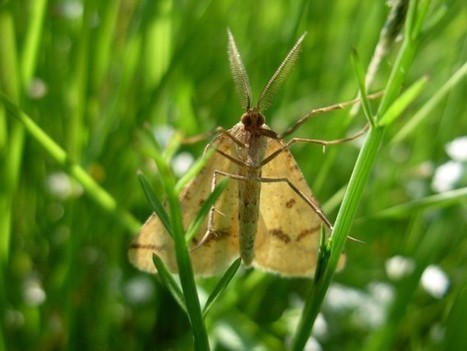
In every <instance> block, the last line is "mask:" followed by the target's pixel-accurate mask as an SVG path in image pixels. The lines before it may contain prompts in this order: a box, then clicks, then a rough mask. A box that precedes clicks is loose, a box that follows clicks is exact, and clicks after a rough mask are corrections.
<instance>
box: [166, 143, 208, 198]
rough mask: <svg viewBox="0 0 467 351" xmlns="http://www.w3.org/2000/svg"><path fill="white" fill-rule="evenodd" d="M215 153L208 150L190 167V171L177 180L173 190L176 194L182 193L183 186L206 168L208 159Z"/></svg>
mask: <svg viewBox="0 0 467 351" xmlns="http://www.w3.org/2000/svg"><path fill="white" fill-rule="evenodd" d="M215 152H216V149H215V148H212V147H211V148H208V149H207V150H206V152H205V153H204V154H203V156H202V157H200V158H198V159H197V160H196V161H195V162H194V163H193V164H192V165H191V167H190V169H189V170H188V171H187V172H186V173H185V174H184V175H183V176H182V177H181V178H180V179H179V180H178V182H177V185H176V186H175V190H176V192H177V194H179V193H180V191H182V189H183V188H184V187H185V185H187V184H188V182H189V181H190V180H191V179H193V178H194V177H195V176H196V175H197V174H198V173H199V172H201V170H202V169H203V168H204V166H206V164H207V163H208V161H209V159H210V158H211V157H212V155H214V153H215Z"/></svg>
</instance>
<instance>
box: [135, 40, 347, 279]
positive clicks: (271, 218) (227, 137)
mask: <svg viewBox="0 0 467 351" xmlns="http://www.w3.org/2000/svg"><path fill="white" fill-rule="evenodd" d="M304 37H305V34H303V35H302V36H301V37H300V38H299V39H298V41H297V42H296V43H295V45H294V46H293V48H292V49H291V50H290V52H289V53H288V55H287V56H286V58H285V59H284V61H283V62H282V63H281V65H280V66H279V68H278V69H277V71H276V72H275V73H274V75H273V76H272V77H271V79H270V80H269V82H268V83H267V84H266V86H265V88H264V89H263V91H262V93H261V94H260V96H259V99H258V103H257V104H256V106H255V107H252V106H251V88H250V84H249V80H248V75H247V73H246V70H245V68H244V65H243V63H242V61H241V58H240V54H239V52H238V49H237V46H236V44H235V41H234V38H233V36H232V34H231V33H230V31H229V32H228V38H229V40H228V53H229V59H230V66H231V70H232V74H233V78H234V82H235V87H236V90H237V92H238V93H239V94H240V96H242V97H243V107H244V109H245V111H246V112H245V113H244V114H243V115H242V116H241V119H240V122H239V123H237V124H236V125H234V126H233V127H232V128H231V129H229V130H224V131H222V132H220V133H219V135H218V136H217V137H216V138H215V139H214V140H213V141H212V142H211V143H210V144H209V145H208V148H214V149H215V150H216V152H215V153H214V154H213V155H212V156H211V158H210V159H209V160H208V161H207V164H206V166H205V167H204V168H203V169H202V171H201V172H200V173H199V174H198V175H197V176H196V177H195V178H194V179H193V180H192V181H191V182H190V183H189V184H188V185H187V186H186V187H185V189H184V190H183V191H182V193H181V194H180V203H181V208H182V211H183V212H182V213H183V221H184V225H185V228H187V227H188V226H189V225H190V223H191V222H192V221H193V219H194V218H195V216H196V214H197V211H198V208H199V205H200V204H201V203H203V201H204V200H205V199H206V198H207V197H208V196H209V194H210V192H211V191H212V189H213V187H214V186H215V185H216V184H217V182H218V181H219V179H220V178H222V177H228V178H230V180H229V182H228V185H227V187H226V189H225V190H224V192H223V193H222V195H221V196H220V197H219V199H218V200H217V201H216V203H215V205H214V206H213V207H212V208H211V210H210V213H209V216H208V218H206V220H205V222H204V224H203V225H202V227H201V230H200V231H199V233H198V234H197V235H196V236H195V237H194V238H193V240H192V241H191V242H190V243H189V248H190V257H191V261H192V266H193V270H194V273H195V274H197V275H203V276H208V275H214V274H219V273H222V272H224V271H225V270H226V269H227V268H228V267H229V265H230V264H231V263H232V262H233V261H234V260H235V259H236V258H238V257H239V256H240V257H241V258H242V261H243V263H244V264H245V265H246V266H250V265H253V266H254V267H258V268H261V269H264V270H266V271H270V272H275V273H278V274H281V275H284V276H296V277H312V276H313V273H314V271H315V268H316V264H317V260H318V251H319V243H320V231H321V228H322V227H323V226H324V227H327V228H331V223H330V222H329V221H328V220H327V219H326V217H325V215H324V214H323V212H322V211H321V209H320V207H319V205H318V203H317V201H316V200H315V199H314V197H313V194H312V192H311V190H310V188H309V187H308V185H307V183H306V180H305V178H304V176H303V174H302V172H301V171H300V168H299V167H298V165H297V163H296V161H295V160H294V158H293V156H292V154H291V153H290V151H289V149H288V146H289V145H290V144H291V142H289V143H285V142H284V141H283V140H282V139H281V138H280V137H279V135H278V134H276V133H275V132H274V131H272V130H271V129H270V128H269V127H268V126H267V125H266V124H265V118H264V116H263V115H262V114H261V111H264V110H265V109H267V108H268V107H269V105H270V103H271V100H272V97H273V96H274V95H275V94H276V92H277V91H278V90H279V88H280V87H281V86H282V85H283V83H284V82H285V79H286V77H287V75H288V73H289V72H290V70H291V68H292V66H293V64H294V63H295V61H296V59H297V57H298V54H299V51H300V48H301V44H302V42H303V39H304ZM336 106H337V105H336ZM340 107H341V106H338V107H331V109H334V108H340ZM317 112H322V111H321V110H317ZM302 122H303V121H299V122H298V123H299V124H300V123H302ZM297 125H298V124H297ZM292 130H295V128H292ZM348 139H349V138H347V139H345V140H348ZM342 140H344V139H342ZM292 141H305V142H316V141H315V140H297V139H296V140H294V139H292ZM324 143H325V142H324ZM330 143H332V142H330ZM153 254H156V255H158V256H159V257H160V258H161V259H162V260H163V261H164V263H165V264H166V265H167V266H168V268H169V270H170V271H171V272H173V273H176V272H177V263H176V258H175V249H174V243H173V239H172V237H171V236H170V235H169V234H168V233H167V231H166V230H165V228H164V225H163V224H162V222H161V221H160V219H159V218H158V216H157V215H156V214H155V213H153V214H152V215H151V217H149V219H148V220H147V221H146V223H145V224H144V226H143V227H142V229H141V231H140V233H139V234H138V236H137V237H136V238H135V240H134V241H133V243H132V244H131V246H130V250H129V258H130V261H131V263H133V264H134V265H135V266H136V267H138V268H139V269H141V270H144V271H147V272H152V273H155V272H156V268H155V267H154V263H153V259H152V256H153Z"/></svg>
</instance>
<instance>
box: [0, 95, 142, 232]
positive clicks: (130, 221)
mask: <svg viewBox="0 0 467 351" xmlns="http://www.w3.org/2000/svg"><path fill="white" fill-rule="evenodd" d="M0 101H1V102H2V103H3V104H4V106H5V107H6V111H7V114H8V116H9V117H10V118H14V119H17V120H19V121H20V122H21V123H22V124H23V125H24V127H25V129H26V130H27V132H28V133H29V134H30V135H31V136H32V137H33V138H34V139H36V141H37V142H38V143H39V144H40V145H41V146H42V147H43V148H44V149H45V150H46V151H47V153H48V154H49V155H50V156H51V157H52V158H53V159H54V160H55V161H56V162H57V163H58V164H59V165H60V166H62V167H63V168H64V169H66V170H67V171H68V172H69V173H70V174H71V176H73V178H74V179H76V181H78V183H80V184H81V185H82V186H83V188H84V190H85V191H86V193H87V194H88V196H89V197H90V198H91V199H93V200H94V201H95V202H96V203H97V204H98V205H99V206H100V207H101V208H102V209H104V210H105V211H107V212H109V213H111V214H113V215H115V217H116V218H117V219H118V220H119V221H120V222H121V223H122V224H123V225H124V226H125V227H126V228H127V229H128V230H129V231H131V232H133V233H135V232H137V231H138V230H139V228H140V226H141V224H140V222H139V221H138V220H137V219H135V218H134V217H133V215H132V214H131V213H129V212H128V211H126V210H124V209H122V208H120V207H119V206H118V205H117V203H116V201H115V199H114V198H113V197H112V196H111V195H110V194H109V193H108V192H107V191H105V190H104V189H103V188H102V187H101V186H100V185H99V184H98V183H97V182H96V181H95V180H94V179H93V178H92V177H91V176H90V175H89V174H88V173H87V172H86V171H85V170H84V169H83V168H82V167H81V166H80V165H78V164H77V163H75V162H73V161H72V160H70V159H69V157H68V154H67V153H66V152H65V150H63V149H62V148H61V147H60V146H59V145H58V144H57V143H56V142H55V141H54V140H52V138H50V137H49V136H48V135H47V133H45V132H44V131H43V130H42V129H41V128H40V127H39V126H38V125H37V124H36V123H35V122H34V121H33V120H32V119H31V118H30V117H29V116H28V115H27V114H25V113H24V112H23V111H21V110H20V109H19V108H18V106H16V105H15V104H14V103H12V102H11V101H10V100H9V99H8V97H6V96H5V95H4V94H3V93H0Z"/></svg>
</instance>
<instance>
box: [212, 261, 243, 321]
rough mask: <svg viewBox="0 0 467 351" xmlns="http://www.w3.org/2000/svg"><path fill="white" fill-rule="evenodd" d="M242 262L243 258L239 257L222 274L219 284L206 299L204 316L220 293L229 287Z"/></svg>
mask: <svg viewBox="0 0 467 351" xmlns="http://www.w3.org/2000/svg"><path fill="white" fill-rule="evenodd" d="M241 263H242V260H241V258H237V259H236V260H235V261H234V262H233V263H232V264H231V265H230V267H229V269H227V270H226V271H225V273H224V275H223V276H222V278H221V279H220V280H219V282H218V283H217V285H216V286H215V287H214V289H213V290H212V292H211V294H210V295H209V297H208V299H207V300H206V303H205V304H204V308H203V316H204V317H206V314H207V313H208V311H209V309H210V308H211V307H212V306H213V305H214V302H216V300H217V298H218V297H219V296H220V294H221V293H222V292H223V291H224V290H225V288H227V286H228V285H229V283H230V281H231V280H232V278H233V277H234V276H235V273H237V271H238V268H240V265H241Z"/></svg>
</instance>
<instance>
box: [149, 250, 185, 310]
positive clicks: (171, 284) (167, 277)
mask: <svg viewBox="0 0 467 351" xmlns="http://www.w3.org/2000/svg"><path fill="white" fill-rule="evenodd" d="M152 259H153V261H154V265H155V266H156V268H157V272H158V273H159V277H160V279H161V281H162V284H164V286H165V287H166V288H167V290H169V292H170V294H171V295H172V297H173V298H174V300H175V301H176V302H177V303H178V305H179V306H180V307H181V308H182V310H183V311H185V313H187V314H188V312H187V309H186V306H185V299H184V297H183V292H182V289H181V288H180V286H179V285H178V284H177V282H176V281H175V279H174V278H173V276H172V274H170V272H169V270H168V269H167V266H166V265H165V263H164V262H163V261H162V260H161V259H160V257H159V256H157V255H153V256H152Z"/></svg>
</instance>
